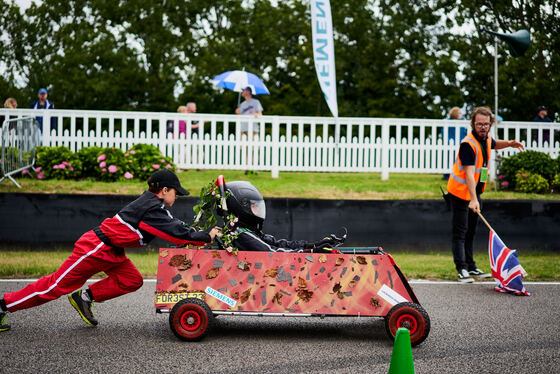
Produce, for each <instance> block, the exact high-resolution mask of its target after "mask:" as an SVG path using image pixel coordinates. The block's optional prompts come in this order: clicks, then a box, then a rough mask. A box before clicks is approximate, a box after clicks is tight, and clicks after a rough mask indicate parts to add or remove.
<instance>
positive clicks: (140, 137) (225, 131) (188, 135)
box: [0, 109, 560, 179]
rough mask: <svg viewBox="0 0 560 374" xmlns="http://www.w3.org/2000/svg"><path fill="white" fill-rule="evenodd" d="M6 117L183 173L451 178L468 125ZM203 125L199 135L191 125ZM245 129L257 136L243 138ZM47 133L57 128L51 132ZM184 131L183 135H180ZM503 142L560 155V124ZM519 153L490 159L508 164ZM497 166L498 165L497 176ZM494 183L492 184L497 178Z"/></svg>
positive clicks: (46, 114) (520, 125)
mask: <svg viewBox="0 0 560 374" xmlns="http://www.w3.org/2000/svg"><path fill="white" fill-rule="evenodd" d="M2 115H19V116H23V115H26V116H41V117H42V118H43V124H44V126H45V128H44V130H43V137H42V141H43V145H46V146H59V145H63V146H66V147H68V148H70V149H71V150H72V151H78V150H80V149H81V148H83V147H88V146H93V145H95V146H101V147H116V148H120V149H121V150H123V151H126V150H128V149H129V148H130V147H132V146H133V145H134V144H137V143H145V144H152V145H155V146H157V147H158V148H159V149H160V150H161V152H162V153H163V154H164V155H165V156H170V157H172V158H173V161H174V163H175V164H176V165H177V166H178V167H180V168H183V169H238V170H239V169H241V170H244V169H249V170H269V171H271V172H272V175H273V176H278V173H279V172H280V171H322V172H380V173H381V176H382V178H383V179H387V178H388V177H389V173H448V172H449V170H450V169H451V167H452V165H453V161H454V159H455V156H456V153H457V149H458V147H457V145H458V144H459V141H460V129H461V128H468V126H469V123H468V121H449V120H440V119H406V118H353V117H344V118H338V119H336V120H335V119H334V118H332V117H288V116H262V117H260V118H258V119H257V118H254V117H250V116H240V115H228V114H226V115H224V114H202V113H196V114H195V113H193V114H187V115H185V114H182V113H169V112H159V113H156V112H122V111H91V110H61V109H56V110H33V109H9V110H8V109H0V116H2ZM195 121H197V122H199V124H200V127H199V129H198V132H194V131H192V129H191V126H190V125H191V124H192V123H194V122H195ZM242 122H249V123H253V124H254V125H255V127H254V129H255V132H256V133H255V135H254V136H250V137H247V136H246V135H244V134H243V133H241V130H240V127H241V126H240V125H241V123H242ZM49 125H52V126H53V128H54V129H53V130H50V127H51V126H49ZM181 128H184V129H185V131H184V132H181V131H180V129H181ZM492 132H493V134H494V136H496V137H497V138H498V139H504V140H510V139H517V140H519V141H521V142H522V143H523V144H524V145H525V147H526V148H527V149H531V150H535V151H540V152H546V153H548V154H549V155H551V156H552V157H553V158H557V157H558V155H559V153H560V125H559V124H558V123H537V122H509V121H508V122H501V123H499V124H498V125H497V126H493V127H492ZM515 152H517V150H515V149H509V148H508V149H504V150H499V151H497V152H492V154H493V155H501V156H506V157H507V156H510V155H512V154H514V153H515ZM494 163H495V161H494V160H492V164H491V169H492V170H494V171H495V170H496V168H495V167H494V166H495V165H494ZM491 177H492V176H491Z"/></svg>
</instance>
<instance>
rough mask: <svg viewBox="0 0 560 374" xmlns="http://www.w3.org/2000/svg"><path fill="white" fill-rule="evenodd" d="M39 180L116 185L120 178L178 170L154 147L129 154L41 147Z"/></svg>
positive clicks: (113, 150)
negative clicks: (161, 170)
mask: <svg viewBox="0 0 560 374" xmlns="http://www.w3.org/2000/svg"><path fill="white" fill-rule="evenodd" d="M35 168H36V170H37V175H36V177H37V178H38V179H93V180H97V181H105V182H113V181H117V180H120V179H133V178H135V179H141V180H145V179H147V178H148V177H149V176H150V174H151V173H153V172H154V171H156V170H158V169H169V170H172V171H175V170H176V166H175V164H174V163H173V161H172V160H171V158H170V157H164V156H163V155H162V154H161V152H160V151H159V149H158V148H157V147H155V146H153V145H147V144H136V145H135V146H133V147H132V148H130V149H129V150H128V151H127V152H126V153H125V152H123V151H121V150H120V149H118V148H114V147H109V148H101V147H87V148H82V149H80V151H78V152H76V153H74V152H72V151H71V150H70V149H68V148H66V147H64V146H59V147H44V146H40V147H38V148H37V157H36V162H35Z"/></svg>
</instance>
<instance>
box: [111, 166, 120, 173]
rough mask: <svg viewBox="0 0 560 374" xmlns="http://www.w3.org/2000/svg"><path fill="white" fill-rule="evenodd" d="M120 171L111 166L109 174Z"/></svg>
mask: <svg viewBox="0 0 560 374" xmlns="http://www.w3.org/2000/svg"><path fill="white" fill-rule="evenodd" d="M117 170H118V168H117V166H116V165H110V166H109V173H116V172H117Z"/></svg>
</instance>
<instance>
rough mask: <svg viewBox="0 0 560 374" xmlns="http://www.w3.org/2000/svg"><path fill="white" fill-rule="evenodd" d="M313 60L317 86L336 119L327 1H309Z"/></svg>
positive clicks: (330, 27) (329, 11) (331, 44)
mask: <svg viewBox="0 0 560 374" xmlns="http://www.w3.org/2000/svg"><path fill="white" fill-rule="evenodd" d="M311 30H312V37H313V59H314V60H315V70H316V71H317V78H318V79H319V85H320V86H321V90H322V91H323V95H325V100H326V101H327V104H328V106H329V109H330V110H331V113H332V114H333V116H335V117H338V103H337V100H336V72H335V70H334V39H333V27H332V17H331V4H330V2H329V0H311Z"/></svg>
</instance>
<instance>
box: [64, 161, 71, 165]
mask: <svg viewBox="0 0 560 374" xmlns="http://www.w3.org/2000/svg"><path fill="white" fill-rule="evenodd" d="M62 165H70V163H69V162H68V161H62Z"/></svg>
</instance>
